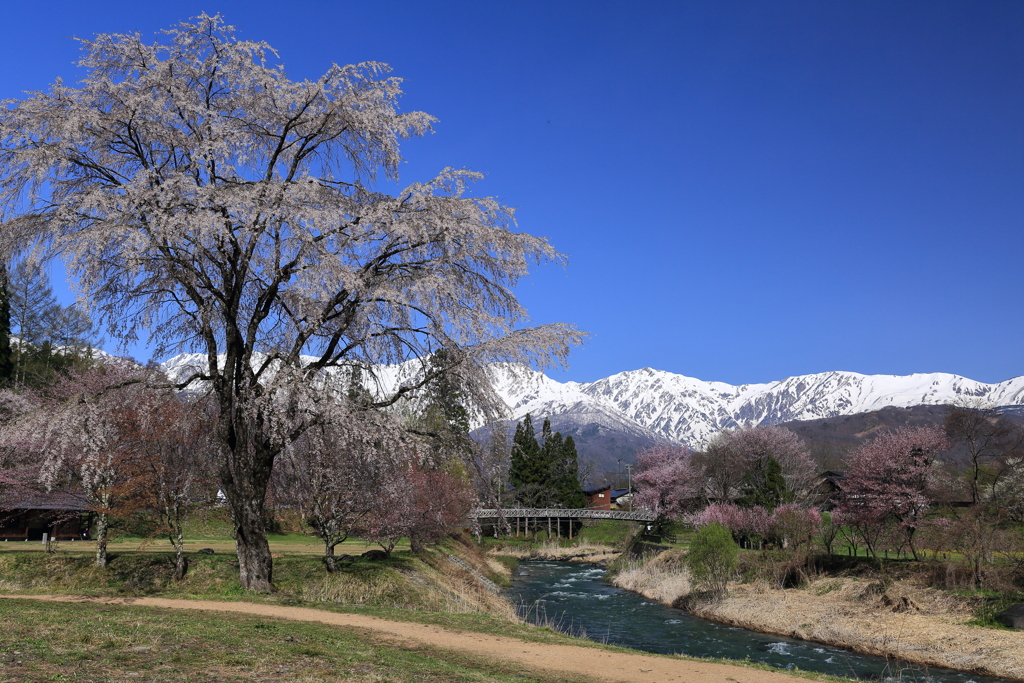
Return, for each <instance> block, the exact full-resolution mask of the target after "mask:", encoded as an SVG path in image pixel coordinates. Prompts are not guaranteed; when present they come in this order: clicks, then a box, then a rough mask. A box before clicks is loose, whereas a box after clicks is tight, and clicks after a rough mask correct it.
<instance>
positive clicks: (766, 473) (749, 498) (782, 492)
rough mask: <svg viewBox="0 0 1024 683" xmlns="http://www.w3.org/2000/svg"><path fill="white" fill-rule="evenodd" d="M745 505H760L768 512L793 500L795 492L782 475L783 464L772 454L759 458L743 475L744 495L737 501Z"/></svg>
mask: <svg viewBox="0 0 1024 683" xmlns="http://www.w3.org/2000/svg"><path fill="white" fill-rule="evenodd" d="M736 502H737V503H739V504H740V505H741V506H743V507H754V506H755V505H760V506H761V507H763V508H764V509H765V510H767V511H768V512H771V511H772V510H774V509H775V508H777V507H779V506H780V505H782V504H783V503H792V502H793V493H792V492H791V491H790V490H789V488H788V487H787V486H786V479H785V478H784V477H783V476H782V465H780V464H779V461H778V460H776V459H775V458H773V457H772V456H770V455H767V456H764V457H762V458H758V459H757V461H756V462H755V463H754V466H753V468H751V470H750V472H748V473H747V474H746V475H745V476H744V477H743V495H742V496H741V497H740V498H739V500H737V501H736Z"/></svg>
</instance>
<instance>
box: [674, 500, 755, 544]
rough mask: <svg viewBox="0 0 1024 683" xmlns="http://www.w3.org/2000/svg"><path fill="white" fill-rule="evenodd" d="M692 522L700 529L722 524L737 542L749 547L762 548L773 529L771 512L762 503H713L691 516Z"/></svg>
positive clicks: (690, 520)
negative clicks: (749, 505) (745, 504)
mask: <svg viewBox="0 0 1024 683" xmlns="http://www.w3.org/2000/svg"><path fill="white" fill-rule="evenodd" d="M688 521H689V522H690V524H692V525H693V526H694V527H695V528H697V529H700V528H703V527H705V526H707V525H709V524H720V525H722V526H724V527H725V528H726V529H729V530H730V531H731V532H732V534H733V537H734V538H735V539H736V542H737V543H739V544H740V545H741V546H744V547H747V548H755V547H756V548H761V547H763V545H764V540H765V538H767V536H768V534H769V533H770V532H771V529H772V517H771V514H770V513H769V512H768V511H767V510H765V509H764V508H763V507H761V506H760V505H755V506H753V507H740V506H739V505H736V504H735V503H712V504H711V505H709V506H707V507H706V508H704V509H703V510H701V511H700V512H698V513H695V514H693V515H691V516H690V517H689V520H688Z"/></svg>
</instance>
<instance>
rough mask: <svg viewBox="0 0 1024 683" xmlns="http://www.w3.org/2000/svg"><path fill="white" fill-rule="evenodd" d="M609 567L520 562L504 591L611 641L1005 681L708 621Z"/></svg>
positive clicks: (872, 671)
mask: <svg viewBox="0 0 1024 683" xmlns="http://www.w3.org/2000/svg"><path fill="white" fill-rule="evenodd" d="M604 575H605V570H604V569H602V568H601V567H598V566H595V565H591V564H580V563H573V562H537V561H530V562H521V563H520V564H519V566H518V567H517V569H516V571H515V572H514V573H513V577H512V579H513V583H512V587H511V588H509V589H508V590H507V595H508V596H509V597H510V598H511V599H512V600H513V601H515V602H516V604H517V605H519V608H520V611H521V613H522V614H523V616H525V617H526V618H527V619H529V620H530V621H533V622H535V623H542V624H549V625H551V626H553V627H554V628H557V629H558V630H560V631H564V632H566V633H570V634H572V635H578V636H585V637H587V638H589V639H591V640H596V641H599V642H603V643H608V644H609V645H621V646H623V647H629V648H633V649H636V650H644V651H646V652H656V653H660V654H684V655H691V656H693V657H718V658H723V659H739V660H742V659H750V661H753V662H762V663H764V664H769V665H771V666H774V667H778V668H780V669H793V668H799V669H801V670H804V671H817V672H821V673H827V674H833V675H836V676H846V677H848V678H860V679H867V680H886V679H901V680H903V681H914V682H915V683H926V682H927V683H970V682H973V683H996V682H997V681H1000V682H1002V681H1006V680H1007V679H1002V678H992V677H990V676H976V675H974V674H967V673H963V672H960V671H953V670H950V669H937V668H932V667H928V668H925V667H922V666H920V665H917V664H910V663H907V662H896V661H893V660H889V661H887V660H885V659H884V658H882V657H875V656H872V655H863V654H859V653H856V652H851V651H849V650H844V649H842V648H837V647H830V646H828V645H819V644H817V643H812V642H808V641H804V640H795V639H793V638H785V637H782V636H772V635H766V634H763V633H756V632H754V631H748V630H746V629H742V628H736V627H733V626H725V625H723V624H718V623H715V622H713V621H707V620H706V619H701V618H699V617H695V616H693V615H692V614H688V613H687V612H683V611H682V610H678V609H674V608H672V607H668V606H665V605H662V604H660V603H657V602H654V601H652V600H650V599H648V598H645V597H644V596H642V595H639V594H637V593H631V592H629V591H626V590H623V589H621V588H616V587H615V586H612V585H610V584H608V583H605V582H604Z"/></svg>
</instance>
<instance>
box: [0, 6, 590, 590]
mask: <svg viewBox="0 0 1024 683" xmlns="http://www.w3.org/2000/svg"><path fill="white" fill-rule="evenodd" d="M164 35H165V39H164V40H163V42H159V41H158V42H155V43H153V44H149V43H146V42H144V41H143V39H142V37H141V36H140V35H139V34H103V35H99V36H97V37H96V38H95V39H93V40H83V41H81V43H82V46H83V50H84V57H83V58H82V60H81V62H80V64H81V66H82V67H84V68H85V69H86V74H85V78H84V79H83V80H81V81H80V82H79V83H78V84H77V85H76V86H72V85H68V84H65V83H63V82H61V81H58V82H57V83H55V84H53V85H52V86H51V87H50V89H49V90H48V91H45V92H34V93H31V94H29V95H28V96H27V97H26V98H24V99H22V100H10V101H6V102H5V103H4V104H3V108H2V109H0V210H3V209H6V210H8V211H9V213H10V214H11V215H13V218H10V219H9V220H8V221H6V222H5V223H4V224H3V228H2V229H0V248H3V249H6V250H7V252H8V253H18V252H22V251H25V250H26V249H28V250H29V254H28V258H30V259H32V260H36V261H38V260H41V259H45V258H53V257H60V258H63V259H64V260H65V262H66V263H67V266H68V269H69V272H70V273H71V274H72V275H73V276H74V277H75V278H76V280H77V283H78V286H79V287H80V288H81V289H82V290H83V291H84V292H85V293H86V294H87V295H88V296H89V298H90V300H91V302H92V306H93V310H95V311H96V313H97V314H98V315H99V318H100V320H101V321H104V322H105V323H106V326H107V329H108V330H109V332H110V333H111V335H112V336H114V337H115V338H120V339H122V340H123V341H124V342H125V343H130V342H132V341H133V340H135V339H136V338H139V337H140V336H143V335H148V336H149V339H150V342H151V343H152V344H153V347H154V350H155V351H154V353H155V355H156V356H157V357H160V356H162V355H166V354H167V353H169V352H172V351H179V350H196V351H199V352H200V353H201V354H202V362H201V363H200V364H199V365H198V366H197V367H195V368H194V373H193V374H191V375H190V376H186V377H183V378H182V380H181V384H182V385H183V386H184V385H188V386H191V387H195V386H196V383H203V386H205V387H207V388H208V390H209V391H210V392H211V393H212V396H213V397H214V399H215V403H216V408H217V412H216V415H217V427H216V432H215V436H216V439H217V443H218V445H219V456H218V473H219V478H220V485H221V488H222V489H223V491H224V494H225V495H226V497H227V502H228V504H229V506H230V508H231V514H232V519H233V522H234V525H235V540H236V547H237V554H238V562H239V577H240V581H241V584H242V586H243V587H245V588H247V589H252V590H269V589H271V588H272V579H273V576H272V569H273V566H272V560H271V555H270V548H269V546H268V545H267V538H266V532H265V529H264V525H263V509H264V503H265V499H266V495H267V486H268V482H269V481H270V477H271V473H272V471H273V466H274V462H275V460H276V459H277V457H278V456H279V455H280V454H281V453H282V452H283V451H284V449H285V448H287V446H288V444H289V443H290V442H291V441H292V440H294V439H296V438H298V437H299V436H300V435H301V434H302V433H303V432H304V431H305V430H306V429H308V428H309V426H310V425H311V424H315V423H316V422H317V421H318V420H319V418H318V415H319V411H318V410H317V407H318V406H322V405H323V404H324V403H325V402H327V401H329V400H332V397H333V396H334V394H335V393H336V391H337V387H335V386H334V384H333V383H332V382H331V381H329V380H330V377H332V376H334V375H332V374H331V373H329V372H328V371H329V370H331V369H332V368H343V369H349V370H350V369H351V368H353V367H361V368H362V369H363V371H364V372H367V373H368V374H370V375H371V376H372V375H373V374H374V372H375V368H378V367H380V366H381V365H383V364H395V363H402V362H404V361H409V360H417V359H422V358H425V357H426V356H428V355H429V354H430V353H431V352H433V351H436V350H441V349H443V350H444V352H445V359H446V360H445V363H444V364H442V365H440V366H434V367H431V368H430V369H429V370H427V371H423V370H422V368H423V365H424V364H422V363H420V364H417V363H413V364H412V365H411V366H408V365H407V367H412V368H413V370H414V371H412V372H410V373H409V377H408V378H407V379H406V380H405V381H401V382H398V383H397V384H393V383H392V384H390V385H389V384H388V382H385V381H384V380H383V379H380V381H378V382H376V387H377V389H378V391H377V392H376V393H375V394H374V396H373V400H374V403H375V404H376V405H377V406H378V407H382V406H386V405H392V404H394V403H396V402H397V401H399V400H401V399H402V398H403V397H404V396H406V395H407V394H409V393H410V392H415V391H416V390H417V388H418V387H420V386H423V385H424V384H426V383H428V382H429V381H431V380H433V379H434V378H435V377H437V376H438V374H451V375H452V376H453V377H457V378H458V381H457V384H458V386H459V387H460V388H461V390H462V391H463V392H464V395H465V399H466V402H467V403H468V404H469V406H470V409H471V410H472V411H473V412H474V413H475V414H478V415H481V416H482V417H483V418H491V419H496V418H497V417H498V416H499V414H500V413H501V411H502V410H503V404H501V402H500V400H499V398H498V397H497V396H496V394H495V393H494V392H493V390H492V389H491V387H490V383H489V381H488V377H487V366H488V365H489V364H490V363H492V362H495V361H503V362H509V363H533V364H535V365H540V366H544V365H549V364H551V363H561V362H564V360H565V358H566V356H567V353H568V351H569V349H570V347H571V346H572V345H574V344H576V343H578V342H579V341H580V340H581V337H582V335H581V333H580V332H578V331H577V330H576V329H575V328H573V327H571V326H568V325H562V324H554V325H545V326H540V327H533V328H528V327H524V326H523V325H524V323H525V322H526V320H527V317H526V311H525V310H524V308H523V307H522V306H521V304H520V303H519V302H518V300H517V299H516V297H515V295H514V294H513V292H512V286H513V285H515V283H516V282H517V281H518V279H519V278H520V277H522V276H523V275H524V274H525V273H526V272H527V268H528V266H529V265H531V264H533V263H537V262H541V261H556V262H561V261H563V257H562V256H561V255H560V254H559V253H558V252H556V251H555V250H554V249H553V248H552V247H551V246H550V245H549V244H548V242H547V241H546V240H544V239H541V238H538V237H533V236H530V235H528V234H525V233H521V232H516V231H515V230H514V227H515V223H514V219H513V212H512V210H511V209H509V208H508V207H505V206H502V205H501V204H500V203H498V202H497V201H495V200H494V199H489V198H475V197H470V196H468V194H467V190H468V185H469V184H470V183H471V182H473V181H475V180H477V179H478V178H479V177H480V176H479V174H476V173H473V172H470V171H464V170H453V169H450V168H449V169H445V170H443V171H442V172H441V173H440V174H439V175H438V176H437V177H436V178H434V179H432V180H429V181H427V182H422V183H415V184H412V185H409V186H408V187H406V188H405V189H403V190H401V191H400V192H398V193H397V194H395V195H389V194H386V193H383V192H381V191H379V190H377V189H375V187H374V181H375V178H376V175H377V173H378V172H381V171H382V172H383V174H384V176H385V177H387V178H388V179H396V178H397V169H398V166H399V164H400V162H401V161H402V157H401V155H400V153H399V143H400V142H401V141H402V140H403V139H407V138H410V137H415V136H419V135H423V134H424V133H426V132H428V131H430V130H431V126H432V124H433V122H434V119H433V118H432V117H430V116H428V115H427V114H424V113H422V112H407V113H400V112H399V110H398V98H399V96H400V94H401V89H400V81H399V79H397V78H391V77H386V76H385V75H384V74H385V73H386V72H387V71H388V67H387V66H386V65H384V64H379V63H374V62H367V63H363V64H357V65H351V66H337V65H334V66H332V67H331V68H330V69H328V70H327V72H326V73H324V75H323V76H321V77H319V78H317V79H315V80H302V81H293V80H291V79H290V78H289V77H288V75H287V72H286V71H285V69H284V67H283V66H272V65H271V61H270V60H276V59H277V54H276V53H275V52H274V51H273V50H272V48H270V46H268V45H267V44H266V43H261V42H253V41H243V40H238V39H237V38H235V36H234V32H233V29H232V27H230V26H227V25H225V24H224V22H223V21H222V20H221V18H220V17H219V16H212V17H211V16H208V15H205V14H204V15H201V16H199V17H197V18H196V19H194V20H193V21H192V22H185V23H182V24H180V25H179V26H177V27H175V28H173V29H171V30H169V31H167V32H165V34H164ZM336 374H337V373H336ZM340 374H341V375H344V373H340Z"/></svg>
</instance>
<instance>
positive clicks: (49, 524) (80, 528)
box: [0, 493, 92, 541]
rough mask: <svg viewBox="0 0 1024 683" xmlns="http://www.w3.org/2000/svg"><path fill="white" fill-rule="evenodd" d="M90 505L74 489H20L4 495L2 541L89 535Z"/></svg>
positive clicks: (0, 521)
mask: <svg viewBox="0 0 1024 683" xmlns="http://www.w3.org/2000/svg"><path fill="white" fill-rule="evenodd" d="M91 516H92V515H91V513H90V512H89V506H88V505H87V504H86V502H85V499H84V498H83V497H82V496H78V495H75V494H71V493H19V494H17V495H12V494H9V495H7V496H4V497H2V498H0V541H41V540H42V539H43V534H47V535H48V536H49V538H54V539H57V540H71V539H79V540H85V539H88V537H89V523H90V521H91Z"/></svg>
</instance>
